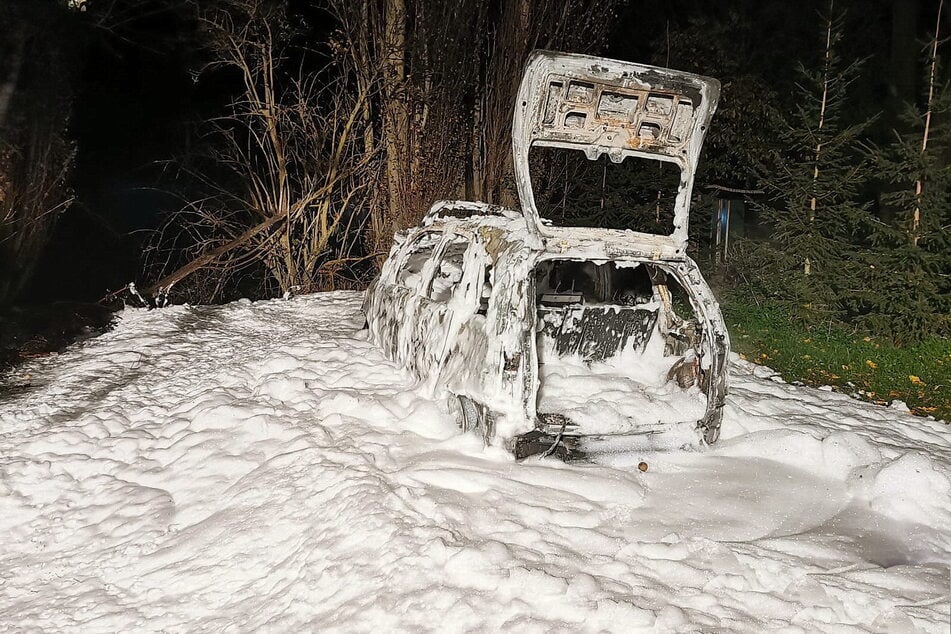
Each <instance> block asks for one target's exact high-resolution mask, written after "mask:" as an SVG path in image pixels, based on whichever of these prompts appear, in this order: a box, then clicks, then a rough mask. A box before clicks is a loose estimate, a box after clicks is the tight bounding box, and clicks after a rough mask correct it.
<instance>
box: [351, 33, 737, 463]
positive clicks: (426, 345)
mask: <svg viewBox="0 0 951 634" xmlns="http://www.w3.org/2000/svg"><path fill="white" fill-rule="evenodd" d="M718 94H719V83H718V82H717V81H716V80H713V79H709V78H704V77H699V76H696V75H691V74H687V73H681V72H678V71H671V70H667V69H661V68H654V67H650V66H643V65H638V64H632V63H627V62H618V61H613V60H605V59H601V58H595V57H588V56H583V55H570V54H560V53H551V52H545V51H536V52H535V53H533V54H532V56H531V58H530V60H529V63H528V66H527V68H526V72H525V75H524V77H523V80H522V84H521V87H520V91H519V94H518V99H517V103H516V108H515V119H514V126H513V153H514V166H515V174H516V178H517V183H518V190H519V198H520V204H521V210H520V211H518V210H512V209H506V208H502V207H498V206H493V205H487V204H483V203H473V202H460V201H443V202H439V203H436V204H435V205H434V206H433V207H432V208H431V209H430V210H429V212H428V213H427V214H426V215H425V217H424V218H423V220H422V222H421V224H420V226H419V227H416V228H413V229H409V230H405V231H401V232H399V233H398V234H397V235H396V239H395V243H394V245H393V248H392V251H391V252H390V255H389V257H388V259H387V261H386V263H385V264H384V266H383V268H382V271H381V274H380V277H379V278H378V279H377V280H376V281H375V282H374V283H373V285H372V286H371V287H370V289H369V290H368V291H367V295H366V299H365V304H364V312H365V314H366V318H367V325H368V328H369V336H370V338H371V340H372V341H373V342H374V343H376V344H377V345H378V346H380V347H381V348H382V350H383V351H384V353H385V354H386V355H387V357H388V358H390V359H392V360H393V361H395V362H396V363H398V364H399V365H400V366H402V367H403V368H405V369H406V370H408V371H409V372H411V373H413V374H414V375H415V376H416V377H417V378H418V379H419V380H420V382H421V384H422V385H424V386H425V388H426V389H428V390H430V391H431V393H432V394H433V395H434V396H435V397H439V398H446V399H447V403H448V406H449V407H450V410H451V411H452V412H453V413H454V414H455V416H456V418H457V421H458V422H459V424H460V426H461V427H462V428H463V429H464V430H469V429H476V430H478V431H479V432H480V433H481V434H482V435H483V436H484V438H485V440H486V442H492V443H497V444H503V445H505V446H507V447H508V448H510V449H511V450H512V451H513V452H514V453H515V455H516V457H518V458H524V457H526V456H529V455H533V454H539V453H543V454H552V453H554V454H557V455H559V456H561V457H563V458H571V457H575V456H578V455H583V454H585V453H588V452H590V451H597V450H612V449H620V448H623V447H626V446H637V447H645V446H646V447H667V446H682V445H685V444H696V443H713V442H715V441H716V439H717V437H718V436H719V429H720V420H721V417H722V408H723V404H724V399H725V396H726V393H727V384H726V379H727V356H728V353H729V336H728V333H727V330H726V328H725V325H724V323H723V318H722V316H721V314H720V309H719V306H718V304H717V302H716V299H715V298H714V296H713V294H712V293H711V291H710V289H709V287H708V286H707V284H706V282H705V281H704V279H703V277H702V276H701V274H700V271H699V269H698V267H697V265H696V263H694V261H693V260H691V259H690V258H689V257H688V256H687V255H686V247H687V223H688V214H689V206H690V199H691V191H692V189H693V180H694V173H695V170H696V164H697V160H698V157H699V154H700V148H701V145H702V141H703V137H704V134H705V131H706V127H707V125H708V123H709V121H710V119H711V117H712V115H713V112H714V110H715V109H716V103H717V97H718ZM537 146H549V147H557V148H564V149H569V150H577V151H581V152H584V154H585V155H586V156H587V158H588V159H598V158H600V157H602V156H607V157H608V158H609V159H610V161H612V162H614V163H620V162H622V161H623V160H624V159H625V158H628V157H635V158H640V159H650V160H652V161H662V162H665V163H670V164H673V165H675V166H676V167H678V168H679V171H680V176H679V183H678V184H677V186H676V195H675V199H674V202H673V222H672V232H671V233H670V235H656V234H651V233H642V232H636V231H631V230H617V229H606V228H599V227H565V226H553V224H552V223H550V222H549V221H548V220H546V219H543V218H542V216H541V215H540V214H539V211H538V208H537V207H536V200H535V193H534V191H533V180H532V174H531V173H530V168H529V150H530V149H531V148H533V147H537Z"/></svg>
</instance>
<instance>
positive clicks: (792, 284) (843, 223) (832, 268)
mask: <svg viewBox="0 0 951 634" xmlns="http://www.w3.org/2000/svg"><path fill="white" fill-rule="evenodd" d="M823 21H824V29H823V45H824V46H823V49H822V59H821V62H820V63H819V64H818V67H817V68H815V69H810V68H806V67H805V66H804V65H802V64H800V66H799V70H798V72H799V80H798V82H797V84H796V85H797V88H798V90H797V91H796V92H795V93H794V94H793V95H792V99H791V102H792V103H793V108H792V111H791V112H790V113H786V114H785V115H780V116H779V117H778V121H779V124H778V126H777V128H778V129H777V133H776V137H777V142H778V143H777V148H778V149H777V150H776V151H775V152H774V153H773V156H772V160H771V161H770V162H769V164H767V165H764V166H761V171H762V174H763V181H764V187H765V189H766V191H767V193H768V198H767V200H766V201H765V202H764V203H761V204H760V212H761V213H762V215H763V217H764V219H765V220H766V222H767V223H768V224H769V225H770V226H771V228H772V230H773V234H772V240H771V241H770V242H769V243H768V244H766V245H762V246H761V247H760V248H759V249H758V251H759V253H758V254H757V255H758V258H755V260H756V261H758V263H759V264H760V265H761V266H760V268H759V269H758V270H756V271H753V274H754V276H755V277H756V279H757V281H758V285H759V286H760V288H761V290H764V291H765V292H766V293H767V294H768V295H770V296H771V297H772V298H773V299H776V300H779V301H781V302H784V303H786V304H788V306H789V308H790V309H791V311H792V312H793V314H797V315H799V316H801V317H803V318H805V319H806V320H807V321H813V320H815V319H819V318H833V317H838V318H842V317H844V316H845V315H846V314H847V305H846V302H845V301H843V298H844V297H846V296H847V295H848V293H849V289H851V288H852V287H854V286H855V283H856V280H857V279H858V278H859V277H860V276H859V275H858V273H859V258H858V257H857V255H856V244H855V236H856V234H857V232H858V231H859V229H860V228H861V227H862V226H863V225H864V224H865V223H866V219H867V218H868V216H869V211H868V205H867V204H865V203H863V202H861V201H860V196H859V194H860V190H861V189H862V187H863V185H864V183H865V182H866V181H867V179H868V176H869V164H868V161H867V160H866V158H865V157H864V156H863V155H862V152H861V135H862V133H863V132H864V130H865V129H866V128H867V126H868V124H869V122H868V121H863V122H860V123H857V124H851V125H850V124H848V123H847V117H848V114H849V103H850V102H849V86H850V84H851V83H852V82H853V81H854V80H855V79H856V78H857V77H858V74H859V71H860V69H861V66H862V60H856V61H852V62H849V63H846V62H844V61H843V60H842V58H841V57H840V55H839V53H838V50H839V48H840V47H841V43H842V33H843V14H841V13H835V11H834V7H833V5H832V3H831V2H830V6H829V15H828V16H827V17H825V18H824V20H823Z"/></svg>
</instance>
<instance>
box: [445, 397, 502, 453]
mask: <svg viewBox="0 0 951 634" xmlns="http://www.w3.org/2000/svg"><path fill="white" fill-rule="evenodd" d="M447 405H448V409H449V414H450V415H451V416H452V417H453V418H454V419H455V421H456V425H458V426H459V429H461V430H462V431H463V433H466V432H470V431H477V432H478V433H479V435H480V436H482V440H483V441H484V442H485V444H487V445H488V444H490V442H491V439H492V435H493V434H494V433H495V417H494V416H493V415H492V413H491V412H490V411H489V410H488V409H487V408H486V407H485V406H484V405H481V404H479V403H476V402H475V401H473V400H472V399H471V398H468V397H466V396H458V395H456V394H450V395H449V396H448V397H447Z"/></svg>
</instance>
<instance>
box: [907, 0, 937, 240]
mask: <svg viewBox="0 0 951 634" xmlns="http://www.w3.org/2000/svg"><path fill="white" fill-rule="evenodd" d="M943 8H944V0H941V2H939V3H938V17H937V19H936V20H935V25H934V39H932V40H931V68H930V69H929V73H928V103H927V105H926V108H927V110H926V111H925V129H924V132H923V133H922V135H921V154H924V153H925V151H926V150H927V149H928V135H929V134H930V132H931V106H932V104H933V103H934V83H935V73H936V71H937V67H938V42H939V40H940V37H939V36H940V32H941V10H942V9H943ZM921 191H922V179H921V177H920V176H919V177H918V179H917V180H916V181H915V211H914V213H913V214H912V218H911V243H912V244H913V245H914V246H916V247H917V246H918V240H920V239H921V231H920V230H921V206H920V204H919V203H920V201H921Z"/></svg>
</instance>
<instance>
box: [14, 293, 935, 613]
mask: <svg viewBox="0 0 951 634" xmlns="http://www.w3.org/2000/svg"><path fill="white" fill-rule="evenodd" d="M359 302H360V298H359V296H358V295H356V294H352V293H335V294H322V295H312V296H308V297H300V298H297V299H294V300H291V301H276V302H262V303H256V304H251V303H248V302H241V303H236V304H232V305H229V306H223V307H219V308H187V307H178V308H170V309H166V310H159V311H152V312H144V311H137V310H128V311H126V312H124V313H123V314H122V321H121V323H120V325H119V326H118V328H117V329H116V330H115V331H113V332H110V333H108V334H106V335H104V336H102V337H100V338H98V339H96V340H93V341H90V342H88V343H87V344H86V345H85V346H83V347H75V348H73V349H71V350H69V351H68V352H67V353H65V354H63V355H61V356H59V357H53V358H50V359H46V360H42V361H37V362H33V363H31V364H28V365H26V366H23V367H21V368H19V369H18V370H17V371H16V373H15V374H14V375H13V376H12V377H10V378H9V379H8V381H7V385H6V386H4V387H3V388H0V389H2V390H3V391H2V395H0V535H2V536H3V548H2V549H0V629H5V630H24V631H43V632H50V631H64V630H67V631H84V632H88V631H92V632H97V631H110V632H111V631H200V630H204V629H207V630H213V631H259V630H260V631H275V632H288V631H314V630H336V631H414V632H415V631H420V630H427V631H433V630H438V631H501V630H515V631H538V632H542V631H552V630H555V631H564V630H582V631H617V632H632V631H655V632H675V631H679V632H697V631H720V632H759V631H788V632H866V631H868V632H902V631H930V632H947V631H948V627H949V624H948V620H949V610H951V606H949V599H948V593H949V570H948V561H949V559H951V521H949V520H951V490H949V478H951V430H949V429H948V427H947V426H946V425H945V424H943V423H939V422H935V421H929V420H925V419H921V418H914V417H911V416H910V415H908V414H907V413H904V412H902V411H901V410H900V409H897V408H884V407H877V406H874V405H870V404H865V403H860V402H858V401H855V400H852V399H849V398H847V397H845V396H842V395H839V394H835V393H832V392H824V391H817V390H811V389H807V388H800V387H795V386H790V385H786V384H784V383H781V382H778V381H776V380H772V379H770V378H769V377H765V378H757V377H755V376H754V375H753V368H752V366H749V365H747V364H745V363H743V362H739V361H736V363H735V365H734V367H733V376H732V381H731V383H732V394H731V396H730V399H729V402H728V405H727V409H726V413H725V417H724V421H723V439H722V440H721V442H720V443H719V444H718V445H717V446H716V448H715V449H712V450H707V451H696V450H694V451H666V452H660V451H654V450H652V449H651V448H650V447H628V448H626V449H623V448H618V451H615V452H613V453H606V454H604V455H603V456H602V457H601V458H600V460H599V461H598V462H597V463H575V464H570V465H565V464H562V463H560V462H558V461H556V460H554V459H551V458H548V459H533V460H529V461H526V462H524V463H521V464H517V463H515V462H514V460H513V459H512V458H511V456H510V455H508V454H507V453H505V452H504V451H502V450H500V449H494V448H490V449H485V448H483V447H482V444H481V442H480V441H479V440H478V439H477V438H476V436H475V435H459V434H458V433H457V432H456V430H455V428H454V424H453V422H452V421H451V420H450V419H449V417H448V415H447V414H445V413H443V412H442V411H441V409H440V408H439V407H438V406H437V405H436V404H434V403H433V402H431V401H429V400H427V399H425V398H422V397H421V396H420V393H419V392H417V390H416V389H415V387H414V386H413V385H412V384H411V383H410V382H409V381H408V380H407V379H406V378H405V377H404V376H403V375H401V374H400V373H399V372H397V371H396V370H395V369H394V368H393V366H392V365H391V364H389V363H388V362H386V361H385V360H384V359H383V358H382V356H381V355H380V353H379V352H378V351H377V350H376V349H374V348H373V346H372V345H370V344H369V343H368V342H366V340H365V338H364V337H363V336H362V335H359V334H355V332H354V331H355V329H356V328H358V327H359V326H360V324H362V319H361V318H360V316H359V314H358V309H359ZM14 388H15V389H14ZM598 394H599V395H600V396H599V397H598V398H601V399H602V400H603V401H604V402H605V403H608V404H610V403H611V397H610V396H609V395H607V394H605V393H604V392H603V391H601V392H598ZM660 396H662V395H660ZM635 413H638V412H635ZM640 462H645V463H647V466H648V469H647V471H646V472H642V471H640V470H638V469H637V465H638V463H640Z"/></svg>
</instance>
